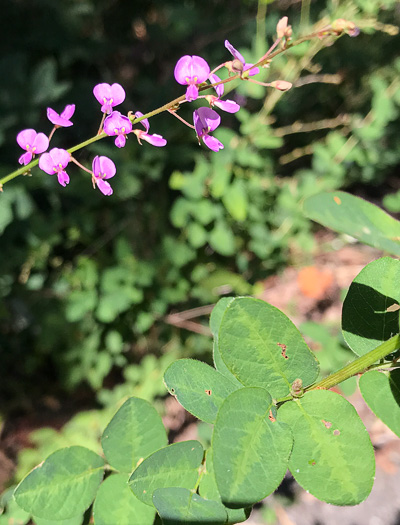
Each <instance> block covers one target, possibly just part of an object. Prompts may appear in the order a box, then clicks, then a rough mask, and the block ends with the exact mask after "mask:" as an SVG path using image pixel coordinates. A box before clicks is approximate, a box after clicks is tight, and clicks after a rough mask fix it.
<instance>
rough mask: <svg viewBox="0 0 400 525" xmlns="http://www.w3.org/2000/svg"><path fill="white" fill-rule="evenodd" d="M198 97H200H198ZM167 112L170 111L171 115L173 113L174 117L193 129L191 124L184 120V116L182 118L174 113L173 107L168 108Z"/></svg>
mask: <svg viewBox="0 0 400 525" xmlns="http://www.w3.org/2000/svg"><path fill="white" fill-rule="evenodd" d="M199 98H200V97H199ZM168 113H170V114H171V115H173V116H174V117H176V118H177V119H179V120H180V121H181V122H183V123H184V124H185V126H188V127H189V128H192V129H195V128H194V126H193V124H189V122H186V120H185V119H184V118H182V117H181V116H180V115H178V113H176V111H175V110H173V109H169V110H168Z"/></svg>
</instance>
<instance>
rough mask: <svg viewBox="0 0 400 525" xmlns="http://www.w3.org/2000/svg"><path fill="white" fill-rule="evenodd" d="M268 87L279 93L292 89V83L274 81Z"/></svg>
mask: <svg viewBox="0 0 400 525" xmlns="http://www.w3.org/2000/svg"><path fill="white" fill-rule="evenodd" d="M269 85H270V86H271V87H273V88H275V89H279V91H287V90H288V89H290V88H291V87H292V83H291V82H287V81H286V80H274V81H273V82H271V83H270V84H269Z"/></svg>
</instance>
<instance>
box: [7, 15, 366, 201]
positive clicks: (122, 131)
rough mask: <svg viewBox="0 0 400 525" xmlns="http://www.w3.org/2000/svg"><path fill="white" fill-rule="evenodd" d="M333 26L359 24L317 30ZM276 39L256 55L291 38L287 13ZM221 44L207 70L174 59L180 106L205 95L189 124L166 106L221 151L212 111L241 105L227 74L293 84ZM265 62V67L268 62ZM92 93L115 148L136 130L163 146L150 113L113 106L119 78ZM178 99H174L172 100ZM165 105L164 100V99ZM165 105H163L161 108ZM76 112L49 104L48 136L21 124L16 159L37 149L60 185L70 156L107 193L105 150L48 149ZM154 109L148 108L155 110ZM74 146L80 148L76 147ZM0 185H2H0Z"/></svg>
mask: <svg viewBox="0 0 400 525" xmlns="http://www.w3.org/2000/svg"><path fill="white" fill-rule="evenodd" d="M329 31H331V32H332V31H333V32H334V34H337V35H339V34H341V33H343V32H345V33H347V34H349V35H350V36H357V34H358V32H359V31H358V29H357V28H356V27H355V25H354V23H352V22H349V21H347V20H343V19H339V20H336V21H335V22H334V23H332V24H331V26H329V27H328V28H327V29H324V30H322V31H321V32H320V34H319V35H318V36H319V37H320V38H322V36H324V35H325V33H329ZM276 32H277V39H276V41H275V43H274V44H273V46H272V47H271V49H270V50H269V51H268V52H267V53H266V54H265V55H264V56H263V57H262V58H261V59H260V60H259V61H258V63H260V62H262V61H263V62H262V63H263V64H264V62H266V61H265V59H266V58H267V57H268V56H269V54H270V53H271V52H272V50H273V49H274V48H275V47H276V46H277V45H279V44H280V45H281V46H282V48H283V49H286V46H287V45H288V43H289V42H290V41H291V36H292V28H291V26H290V25H288V18H287V17H283V18H282V19H281V20H279V22H278V24H277V28H276ZM225 47H226V49H227V50H228V51H229V53H230V54H231V55H232V57H233V60H229V61H227V62H223V63H222V64H220V65H219V66H217V67H216V68H214V70H212V71H211V68H210V66H209V65H208V63H207V62H206V60H204V58H202V57H199V56H197V55H193V56H190V55H184V56H183V57H181V58H180V59H179V60H178V62H177V63H176V66H175V69H174V77H175V80H176V81H177V82H178V83H179V84H181V85H184V86H187V88H186V93H185V98H184V100H182V98H181V99H179V100H178V106H180V104H182V103H184V102H193V101H195V100H200V99H202V100H205V101H206V102H207V103H208V106H205V107H204V106H203V107H199V108H197V109H195V110H194V112H193V125H192V124H190V123H188V122H186V121H185V120H184V119H183V118H182V117H180V116H178V115H177V113H176V109H177V107H176V104H175V105H174V104H172V103H171V106H170V108H168V111H169V113H171V114H172V115H174V116H176V117H177V118H178V119H179V120H180V121H182V122H183V123H184V124H186V125H187V126H189V127H190V128H192V129H194V130H195V132H196V135H197V139H198V142H199V144H201V142H203V143H204V144H205V145H206V146H207V147H208V148H209V149H210V150H212V151H215V152H217V151H219V150H220V149H223V147H224V145H223V144H222V143H221V142H220V141H219V140H218V139H217V138H215V137H214V136H213V135H212V134H211V133H212V132H213V131H215V130H216V129H217V127H218V126H219V125H220V123H221V117H220V116H219V115H218V113H217V112H216V111H215V108H218V109H221V110H222V111H225V112H228V113H236V112H237V111H239V110H240V105H239V104H238V103H237V102H235V101H234V100H223V99H222V97H223V95H224V83H225V82H227V81H229V76H230V75H231V74H233V75H236V76H235V78H238V77H239V78H240V79H242V80H247V81H250V82H255V83H257V84H261V85H263V86H267V87H272V88H275V89H278V90H280V91H287V90H288V89H290V88H291V87H292V84H291V83H290V82H288V81H286V80H275V81H272V82H270V83H264V82H259V81H257V80H255V79H253V78H250V77H253V76H255V75H257V74H259V73H260V68H259V67H258V66H254V65H253V64H252V63H250V62H246V60H245V58H244V57H243V56H242V54H241V53H240V52H239V51H238V50H237V49H236V48H235V47H233V45H232V44H231V43H230V42H229V41H228V40H225ZM268 66H269V64H268V62H266V63H265V64H264V66H263V67H268ZM222 67H225V68H226V69H227V70H228V75H229V76H228V79H226V80H224V81H222V80H221V79H220V77H219V76H217V75H216V74H215V73H216V71H218V70H219V69H221V68H222ZM209 87H213V88H214V90H215V93H216V94H215V95H200V94H199V93H200V91H203V90H204V89H208V88H209ZM93 95H94V96H95V98H96V100H97V101H98V102H99V104H101V108H100V110H101V112H102V113H103V117H102V120H101V124H100V128H99V131H98V135H100V134H101V133H104V134H105V135H108V136H110V137H115V139H114V143H115V145H116V146H117V147H118V148H123V147H124V146H125V144H126V140H127V138H128V137H129V135H130V134H131V133H133V134H135V135H136V138H137V140H138V142H139V144H140V145H141V144H142V141H143V140H144V141H146V142H148V143H149V144H151V145H152V146H156V147H163V146H165V145H166V144H167V141H166V140H165V139H164V138H163V137H162V136H161V135H157V134H150V133H149V129H150V124H149V121H148V118H146V116H145V115H143V113H141V112H140V111H136V113H133V112H129V113H128V115H127V116H125V115H123V114H122V113H121V112H119V111H117V110H115V109H114V108H115V107H116V106H119V105H120V104H122V103H123V102H124V100H125V91H124V88H123V87H122V86H120V85H119V84H116V83H114V84H111V85H110V84H106V83H100V84H97V85H96V86H95V87H94V89H93ZM175 102H176V101H175ZM167 107H168V105H167ZM161 109H162V110H165V108H164V107H163V108H161ZM74 112H75V104H69V105H67V106H66V107H65V108H64V110H63V111H62V112H61V113H60V114H58V113H57V112H56V111H55V110H54V109H52V108H47V118H48V120H49V121H50V122H51V123H52V124H53V126H54V127H53V129H52V131H51V133H50V134H49V136H48V137H47V136H46V135H45V134H44V133H37V132H36V131H35V130H34V129H24V130H22V131H20V132H19V133H18V135H17V143H18V145H19V146H20V147H21V148H22V149H23V150H24V151H25V152H24V153H23V154H22V155H21V156H20V157H19V160H18V161H19V163H20V164H21V165H24V166H27V165H28V164H29V163H30V162H31V161H32V160H33V159H34V157H35V156H36V155H41V156H40V158H39V163H38V164H39V168H40V169H41V170H42V171H44V172H45V173H48V174H49V175H57V179H58V182H59V183H60V184H61V185H62V186H66V185H67V184H69V182H70V177H69V175H68V173H67V172H66V171H65V170H66V168H67V166H68V164H69V163H70V162H74V163H75V164H77V165H78V166H79V167H80V168H81V169H83V170H84V171H86V172H88V173H90V174H91V177H92V183H93V187H94V188H96V187H97V188H98V189H99V190H100V191H101V192H102V193H103V194H104V195H111V194H112V193H113V190H112V188H111V186H110V184H109V182H107V179H110V178H112V177H114V175H115V174H116V167H115V164H114V163H113V161H112V160H111V159H109V158H108V157H105V156H96V157H95V158H94V159H93V162H92V169H91V170H90V169H88V168H85V167H84V166H82V165H81V164H80V163H79V162H78V161H77V160H76V159H75V158H74V157H72V155H71V154H70V153H69V152H68V151H67V150H66V149H62V148H53V149H51V150H50V151H47V150H48V148H49V144H50V141H51V138H52V136H53V134H54V132H55V131H56V130H57V129H58V128H60V127H69V126H72V125H73V122H72V121H71V118H72V117H73V115H74ZM159 112H160V111H159V110H157V111H155V112H153V113H152V115H153V114H155V113H159ZM134 124H140V125H141V126H142V127H143V128H144V129H141V128H139V129H137V128H135V129H134V128H133V125H134ZM75 149H78V148H75ZM0 190H1V185H0Z"/></svg>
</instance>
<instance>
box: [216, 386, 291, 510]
mask: <svg viewBox="0 0 400 525" xmlns="http://www.w3.org/2000/svg"><path fill="white" fill-rule="evenodd" d="M274 414H275V409H274V405H273V402H272V398H271V396H270V394H269V393H268V392H267V391H266V390H264V389H263V388H242V389H239V390H236V392H233V394H231V395H230V396H228V397H227V398H226V400H225V401H224V402H223V404H222V406H221V408H220V409H219V412H218V416H217V421H216V423H215V426H214V432H213V436H212V442H211V448H212V455H213V464H214V474H215V479H216V482H217V487H218V491H219V493H220V494H221V500H222V502H223V503H224V505H226V506H228V507H233V508H239V507H247V506H249V505H252V504H254V503H256V502H258V501H260V500H262V499H263V498H265V497H266V496H268V495H269V494H271V492H273V491H274V490H275V489H276V488H277V487H278V485H279V484H280V482H281V481H282V479H283V477H284V475H285V473H286V470H287V465H288V459H289V456H290V452H291V450H292V445H293V438H292V433H291V430H290V428H289V427H288V425H286V424H282V423H280V422H278V421H276V419H275V416H274Z"/></svg>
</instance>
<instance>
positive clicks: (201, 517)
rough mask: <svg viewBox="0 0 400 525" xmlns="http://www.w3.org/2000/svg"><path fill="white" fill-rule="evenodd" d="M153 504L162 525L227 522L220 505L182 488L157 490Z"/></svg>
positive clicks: (209, 524)
mask: <svg viewBox="0 0 400 525" xmlns="http://www.w3.org/2000/svg"><path fill="white" fill-rule="evenodd" d="M153 503H154V506H155V507H156V509H157V511H158V513H159V514H160V516H161V519H162V522H163V525H194V524H195V523H199V524H200V523H204V524H206V525H223V524H225V523H226V520H227V515H226V511H225V508H224V506H223V505H222V503H219V502H218V501H211V500H206V499H203V498H201V497H200V496H198V495H197V494H193V492H191V491H190V490H188V489H184V488H177V487H168V488H162V489H157V490H155V491H154V495H153Z"/></svg>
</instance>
